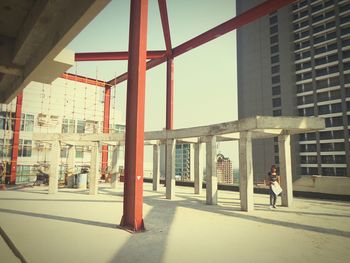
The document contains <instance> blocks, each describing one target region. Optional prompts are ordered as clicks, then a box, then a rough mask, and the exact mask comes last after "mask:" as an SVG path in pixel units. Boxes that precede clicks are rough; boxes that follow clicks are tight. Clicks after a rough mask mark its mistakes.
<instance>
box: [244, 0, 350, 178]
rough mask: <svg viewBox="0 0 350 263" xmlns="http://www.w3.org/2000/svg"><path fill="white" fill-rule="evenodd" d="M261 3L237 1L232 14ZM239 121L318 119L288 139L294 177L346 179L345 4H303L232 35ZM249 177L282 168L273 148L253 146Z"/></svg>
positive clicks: (348, 34) (349, 54)
mask: <svg viewBox="0 0 350 263" xmlns="http://www.w3.org/2000/svg"><path fill="white" fill-rule="evenodd" d="M262 2H263V0H251V1H246V0H238V1H237V14H240V13H242V12H244V11H245V10H247V9H249V8H252V7H254V6H256V5H258V4H261V3H262ZM237 63H238V108H239V110H238V115H239V118H244V117H249V116H254V115H273V116H281V115H282V116H318V117H324V118H325V121H326V129H325V130H322V131H320V132H312V133H306V134H301V135H300V136H298V137H293V138H292V142H291V144H292V160H293V162H292V163H293V167H292V170H293V176H295V177H299V176H302V175H326V176H346V175H347V176H350V144H349V137H350V129H349V124H350V1H349V0H328V1H326V0H324V1H321V0H303V1H297V2H295V3H293V4H291V5H289V6H286V7H284V8H282V9H280V10H278V11H277V12H274V13H271V14H270V15H269V16H266V17H263V18H261V19H259V20H258V21H255V22H253V23H250V24H248V25H246V26H244V27H242V28H240V29H239V30H238V31H237ZM253 155H254V158H253V160H254V174H255V175H256V176H258V177H260V178H261V179H263V178H264V177H265V174H266V172H267V171H268V170H269V167H270V165H271V164H273V163H276V164H278V163H279V159H278V142H277V138H275V139H274V140H270V139H269V140H261V141H257V142H253Z"/></svg>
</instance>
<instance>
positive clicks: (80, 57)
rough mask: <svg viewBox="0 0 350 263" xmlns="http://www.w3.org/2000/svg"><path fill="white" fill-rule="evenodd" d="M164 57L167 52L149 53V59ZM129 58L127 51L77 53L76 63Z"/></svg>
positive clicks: (154, 51)
mask: <svg viewBox="0 0 350 263" xmlns="http://www.w3.org/2000/svg"><path fill="white" fill-rule="evenodd" d="M164 55H165V50H151V51H147V59H155V58H161V57H163V56H164ZM128 57H129V53H128V52H127V51H120V52H86V53H75V61H106V60H128Z"/></svg>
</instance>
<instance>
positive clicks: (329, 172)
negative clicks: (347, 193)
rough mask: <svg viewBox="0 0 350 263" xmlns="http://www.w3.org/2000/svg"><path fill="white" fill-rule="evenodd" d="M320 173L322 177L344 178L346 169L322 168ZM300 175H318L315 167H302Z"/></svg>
mask: <svg viewBox="0 0 350 263" xmlns="http://www.w3.org/2000/svg"><path fill="white" fill-rule="evenodd" d="M321 172H322V175H324V176H346V168H333V167H323V168H322V169H321ZM301 173H302V174H303V175H318V169H317V167H302V168H301Z"/></svg>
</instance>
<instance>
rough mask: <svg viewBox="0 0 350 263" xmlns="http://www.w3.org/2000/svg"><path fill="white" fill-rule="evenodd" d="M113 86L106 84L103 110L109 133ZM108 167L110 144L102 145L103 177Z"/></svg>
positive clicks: (104, 130)
mask: <svg viewBox="0 0 350 263" xmlns="http://www.w3.org/2000/svg"><path fill="white" fill-rule="evenodd" d="M110 105H111V87H110V86H106V89H105V99H104V110H103V133H109V120H110V111H111V107H110ZM107 167H108V145H103V146H102V169H101V173H102V178H105V177H106V170H107Z"/></svg>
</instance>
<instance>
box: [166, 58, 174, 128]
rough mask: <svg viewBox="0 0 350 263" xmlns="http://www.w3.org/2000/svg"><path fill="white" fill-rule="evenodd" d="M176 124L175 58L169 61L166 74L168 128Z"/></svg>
mask: <svg viewBox="0 0 350 263" xmlns="http://www.w3.org/2000/svg"><path fill="white" fill-rule="evenodd" d="M173 126H174V59H172V58H170V59H168V61H167V75H166V129H167V130H172V129H173Z"/></svg>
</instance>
